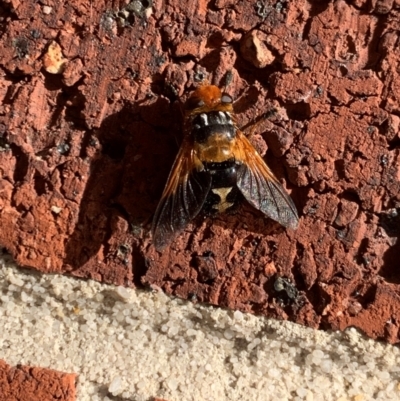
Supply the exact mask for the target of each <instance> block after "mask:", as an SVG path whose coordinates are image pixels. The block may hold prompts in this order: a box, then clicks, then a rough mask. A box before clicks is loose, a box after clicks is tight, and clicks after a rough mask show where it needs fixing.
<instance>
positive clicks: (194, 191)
mask: <svg viewBox="0 0 400 401" xmlns="http://www.w3.org/2000/svg"><path fill="white" fill-rule="evenodd" d="M210 187H211V176H210V174H207V173H206V172H205V171H203V169H202V164H201V163H200V162H199V161H198V159H197V158H196V154H195V151H194V150H193V147H192V146H191V144H190V143H189V142H188V140H186V141H185V142H184V143H183V144H182V146H181V149H180V150H179V153H178V156H177V157H176V159H175V162H174V165H173V167H172V170H171V172H170V174H169V177H168V181H167V184H166V186H165V188H164V192H163V194H162V196H161V200H160V202H159V204H158V206H157V210H156V212H155V215H154V218H153V224H152V229H151V231H152V236H153V244H154V246H155V247H156V249H157V250H162V249H163V248H164V247H165V246H166V245H168V243H169V242H170V241H171V240H172V239H173V238H174V237H175V236H176V235H177V234H178V233H179V232H181V231H182V230H183V229H184V228H185V227H186V226H187V225H188V223H189V222H190V221H191V220H192V219H193V218H194V217H196V216H197V214H198V213H199V212H200V210H201V208H202V207H203V205H204V202H205V200H206V198H207V195H208V193H209V192H210Z"/></svg>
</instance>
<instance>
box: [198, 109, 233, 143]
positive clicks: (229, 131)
mask: <svg viewBox="0 0 400 401" xmlns="http://www.w3.org/2000/svg"><path fill="white" fill-rule="evenodd" d="M191 124H192V126H191V132H192V135H193V139H194V140H195V141H196V142H198V143H206V142H207V141H208V140H209V138H210V137H212V136H213V135H215V134H221V135H224V136H226V139H233V138H234V137H235V133H236V127H235V123H234V121H233V119H232V114H231V113H230V112H229V111H210V112H208V113H200V114H197V115H195V116H193V117H192V120H191Z"/></svg>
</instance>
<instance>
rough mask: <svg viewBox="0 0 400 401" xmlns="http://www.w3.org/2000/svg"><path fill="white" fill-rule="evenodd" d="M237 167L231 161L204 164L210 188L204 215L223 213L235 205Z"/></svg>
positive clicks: (236, 200) (236, 201)
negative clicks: (209, 177) (209, 179)
mask: <svg viewBox="0 0 400 401" xmlns="http://www.w3.org/2000/svg"><path fill="white" fill-rule="evenodd" d="M237 167H238V164H237V163H236V162H235V160H233V159H231V160H227V161H225V162H222V163H205V169H206V173H207V174H210V175H211V188H210V192H209V194H208V196H207V198H206V201H205V204H204V212H205V213H206V214H214V213H223V212H226V211H229V210H231V209H233V208H234V207H235V206H236V205H237V203H238V197H239V191H238V189H237V186H236V181H237V177H236V172H237Z"/></svg>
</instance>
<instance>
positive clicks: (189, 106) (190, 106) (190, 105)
mask: <svg viewBox="0 0 400 401" xmlns="http://www.w3.org/2000/svg"><path fill="white" fill-rule="evenodd" d="M204 105H205V103H204V100H202V99H199V98H197V97H192V98H189V99H188V100H187V101H186V104H185V108H186V110H194V109H198V108H199V107H203V106H204Z"/></svg>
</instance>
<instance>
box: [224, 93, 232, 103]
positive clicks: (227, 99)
mask: <svg viewBox="0 0 400 401" xmlns="http://www.w3.org/2000/svg"><path fill="white" fill-rule="evenodd" d="M232 102H233V100H232V98H231V97H230V96H229V95H228V94H227V93H223V94H222V96H221V103H232Z"/></svg>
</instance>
